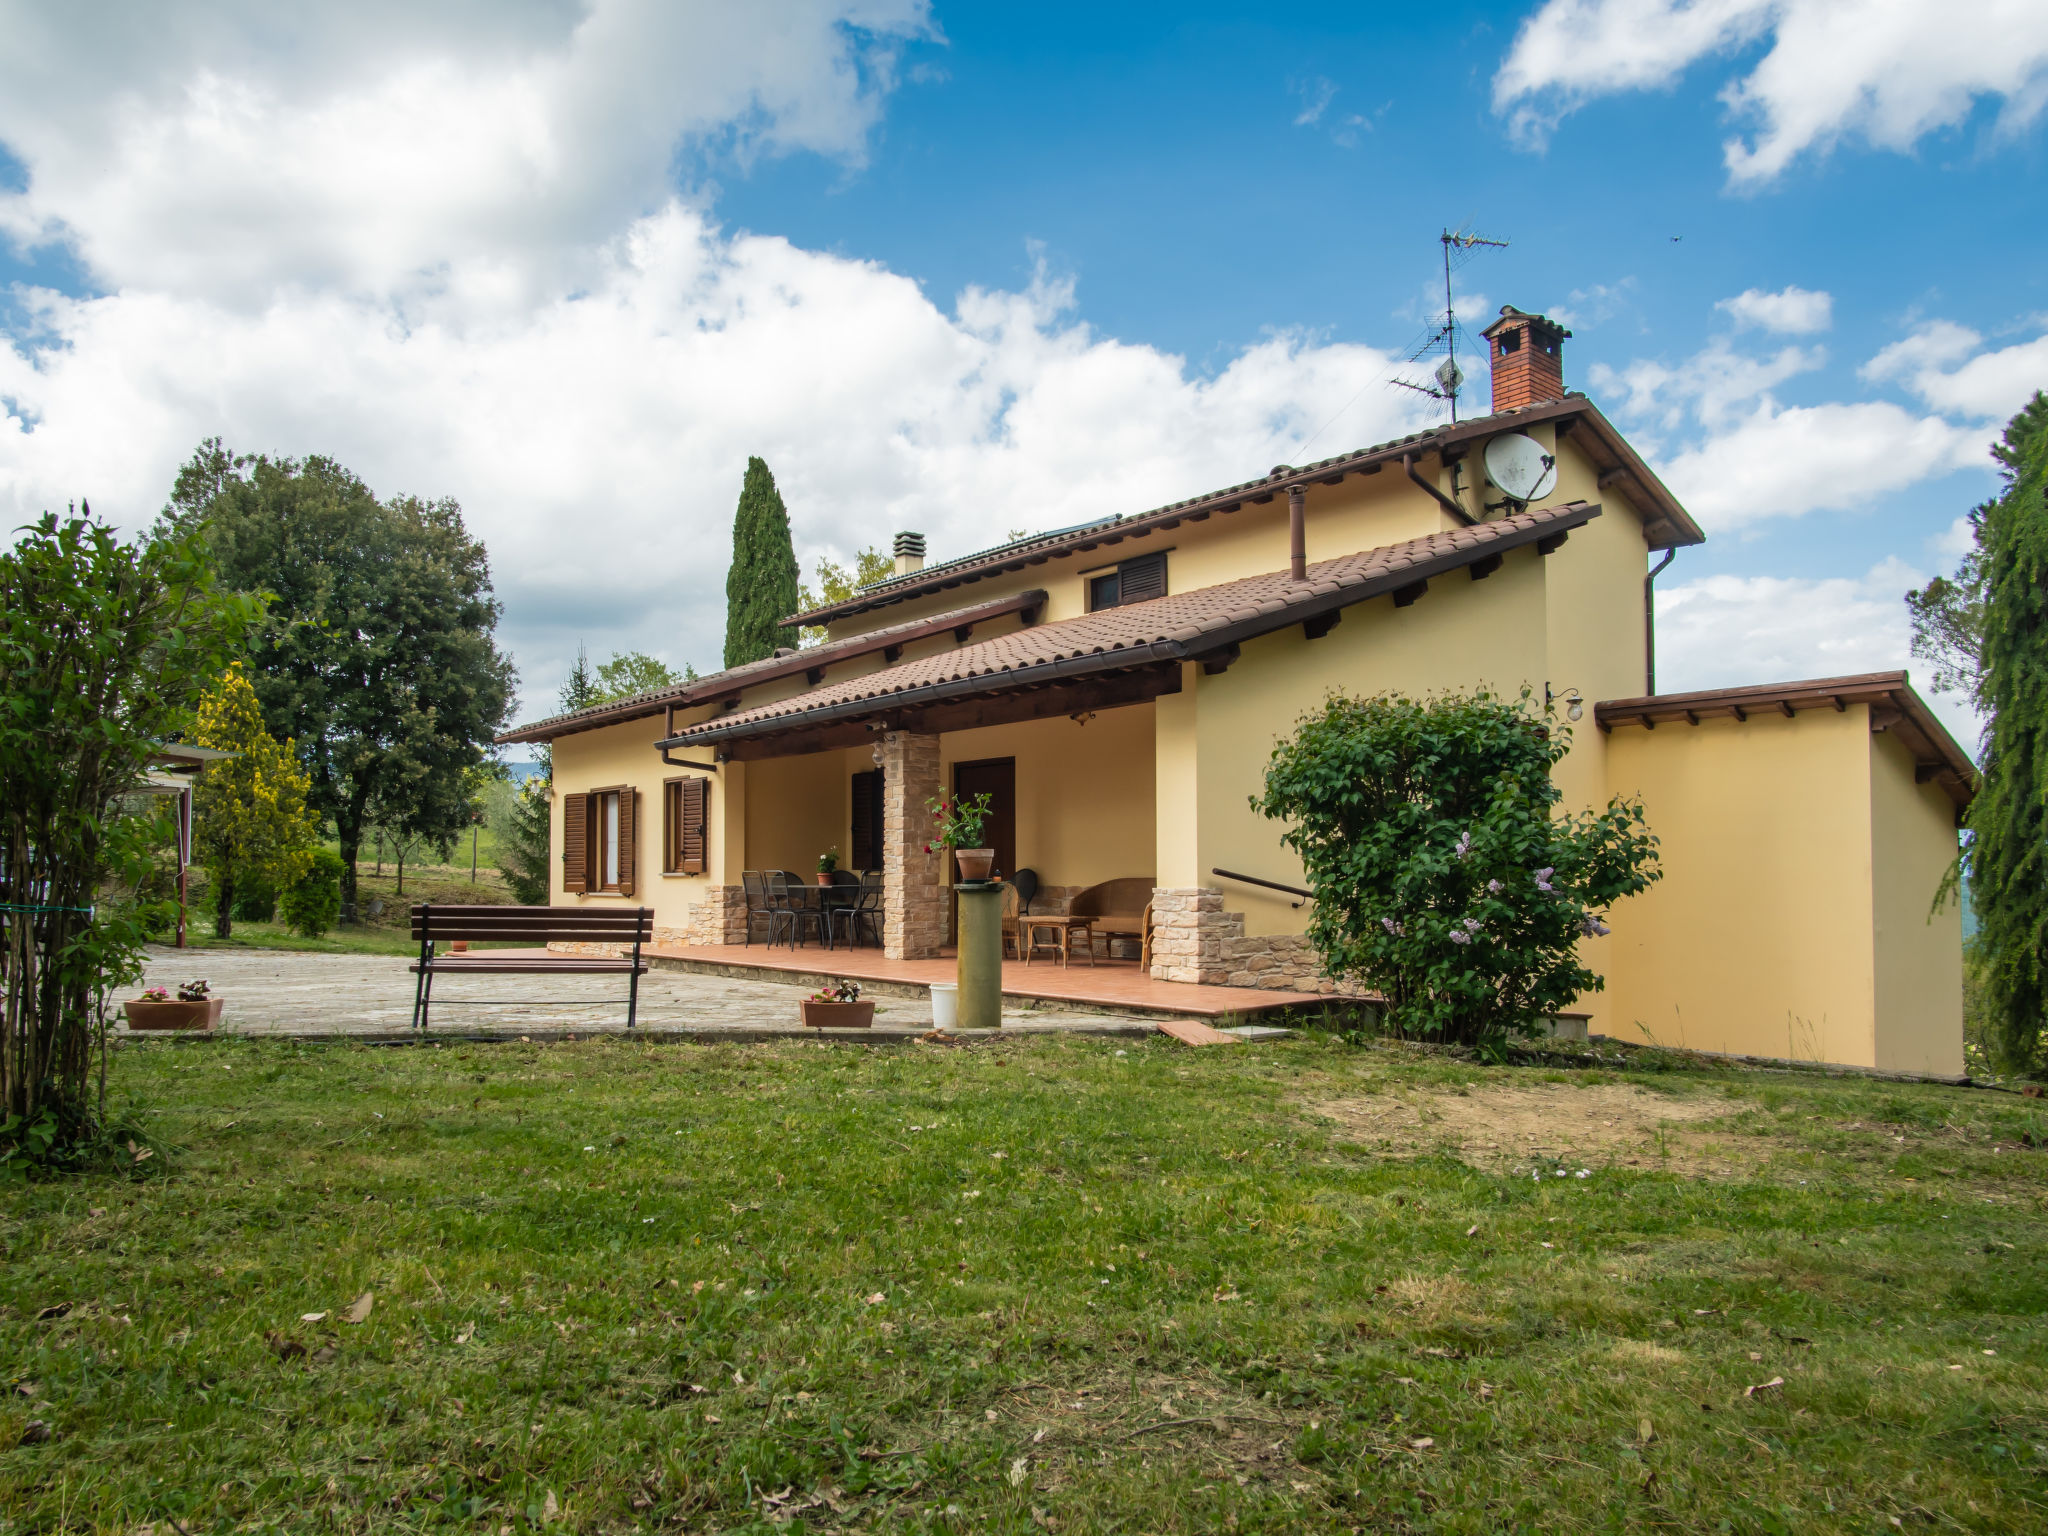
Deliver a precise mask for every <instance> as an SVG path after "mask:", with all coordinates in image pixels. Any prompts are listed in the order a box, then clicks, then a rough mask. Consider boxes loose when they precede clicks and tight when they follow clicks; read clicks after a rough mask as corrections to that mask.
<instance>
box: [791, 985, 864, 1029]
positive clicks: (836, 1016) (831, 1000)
mask: <svg viewBox="0 0 2048 1536" xmlns="http://www.w3.org/2000/svg"><path fill="white" fill-rule="evenodd" d="M803 1010H804V1027H805V1028H807V1029H867V1028H870V1027H871V1026H872V1025H873V1024H874V1022H875V1005H874V1004H873V1003H864V1002H862V1001H861V1000H860V983H859V982H857V981H852V980H847V981H838V982H834V983H833V984H832V985H831V986H829V987H826V988H825V989H824V990H823V991H821V992H813V993H812V994H811V995H810V996H809V997H807V998H805V999H804V1001H803Z"/></svg>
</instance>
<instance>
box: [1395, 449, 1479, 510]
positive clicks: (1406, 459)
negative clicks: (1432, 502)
mask: <svg viewBox="0 0 2048 1536" xmlns="http://www.w3.org/2000/svg"><path fill="white" fill-rule="evenodd" d="M1401 468H1402V469H1404V470H1406V471H1407V472H1408V478H1409V479H1410V480H1413V481H1414V482H1415V483H1416V484H1417V485H1419V486H1421V487H1422V488H1423V489H1424V490H1425V491H1427V492H1429V494H1430V495H1432V496H1434V497H1435V498H1436V499H1437V500H1438V501H1439V502H1441V503H1443V509H1444V510H1445V511H1446V512H1448V513H1450V514H1451V516H1452V517H1454V518H1456V519H1457V520H1458V526H1459V527H1460V528H1470V527H1471V526H1472V524H1473V523H1474V521H1475V519H1474V518H1473V516H1472V514H1471V513H1470V512H1467V511H1466V510H1465V509H1464V508H1463V507H1461V506H1459V505H1458V504H1457V503H1456V502H1455V501H1453V500H1451V498H1450V497H1448V496H1446V495H1445V494H1444V493H1443V492H1442V491H1440V490H1438V489H1437V486H1436V483H1435V482H1434V481H1431V480H1425V479H1423V478H1422V476H1420V475H1418V474H1417V473H1416V472H1415V455H1414V454H1412V453H1404V454H1402V455H1401Z"/></svg>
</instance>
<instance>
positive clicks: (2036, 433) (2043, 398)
mask: <svg viewBox="0 0 2048 1536" xmlns="http://www.w3.org/2000/svg"><path fill="white" fill-rule="evenodd" d="M2044 429H2048V394H2043V393H2041V392H2040V391H2039V390H2036V391H2035V393H2034V398H2033V399H2032V400H2030V401H2028V402H2027V404H2026V405H2025V406H2024V407H2023V408H2022V409H2021V410H2020V411H2019V412H2018V413H2017V414H2016V415H2014V417H2013V418H2012V420H2011V421H2009V422H2007V423H2006V425H2005V431H2004V432H2003V433H2001V434H2000V436H1999V440H1998V441H1997V442H1995V443H1993V444H1992V445H1991V457H1992V458H1993V459H1994V460H1995V461H1996V462H1997V464H1998V466H1999V470H2000V473H2001V474H2002V475H2003V476H2004V479H2005V494H2006V495H2010V494H2011V493H2012V491H2013V489H2014V487H2015V486H2017V485H2018V483H2019V480H2020V473H2021V467H2022V465H2024V464H2025V462H2026V459H2027V455H2028V452H2029V451H2030V449H2031V448H2032V446H2033V445H2034V444H2035V443H2036V442H2038V441H2039V440H2040V439H2041V436H2042V434H2043V431H2044ZM1997 505H1998V502H1997V501H1996V500H1994V501H1987V502H1985V503H1984V504H1983V505H1982V506H1978V507H1974V508H1972V509H1971V511H1970V547H1969V549H1968V550H1966V551H1965V552H1964V554H1963V558H1962V561H1961V563H1960V564H1959V565H1958V566H1957V567H1956V572H1955V574H1954V575H1953V576H1937V577H1935V578H1934V579H1933V580H1932V581H1930V582H1928V583H1927V585H1926V586H1924V587H1922V588H1921V589H1920V590H1919V591H1917V592H1908V593H1907V594H1906V612H1907V616H1908V618H1909V620H1910V621H1911V624H1912V630H1913V654H1914V655H1915V656H1916V657H1918V658H1919V659H1920V660H1922V661H1924V662H1926V663H1927V664H1928V666H1929V668H1930V676H1929V682H1930V684H1931V685H1932V686H1933V687H1934V689H1935V690H1936V691H1937V692H1941V693H1956V694H1961V695H1963V696H1964V697H1965V698H1967V699H1969V700H1970V701H1971V702H1972V703H1974V704H1976V705H1977V706H1978V708H1980V709H1982V708H1984V707H1985V703H1984V700H1983V698H1982V696H1981V694H1980V691H1979V690H1980V688H1981V686H1982V684H1983V678H1984V597H1985V570H1984V553H1985V551H1984V519H1985V515H1986V514H1987V513H1989V512H1990V511H1991V510H1992V508H1994V507H1995V506H1997Z"/></svg>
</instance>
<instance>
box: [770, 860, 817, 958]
mask: <svg viewBox="0 0 2048 1536" xmlns="http://www.w3.org/2000/svg"><path fill="white" fill-rule="evenodd" d="M811 903H812V896H811V889H810V888H809V887H807V886H806V885H805V884H804V882H803V880H802V879H801V878H800V877H798V876H797V875H795V874H792V873H791V872H790V871H789V870H786V869H771V870H769V871H768V942H769V943H770V944H773V943H774V942H775V935H776V934H777V933H779V932H780V931H781V930H782V928H783V927H784V926H785V925H786V926H787V927H788V929H789V947H790V948H791V949H795V948H796V947H797V945H798V943H799V942H801V940H802V938H803V935H804V930H805V929H807V928H815V929H816V930H817V931H818V939H819V942H821V943H822V944H824V946H825V947H826V948H827V949H830V948H831V947H832V935H831V933H830V931H829V930H828V929H827V928H826V926H825V914H824V912H823V910H822V909H820V908H818V907H816V906H813V905H812V904H811Z"/></svg>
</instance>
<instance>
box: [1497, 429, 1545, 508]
mask: <svg viewBox="0 0 2048 1536" xmlns="http://www.w3.org/2000/svg"><path fill="white" fill-rule="evenodd" d="M1486 478H1487V479H1489V480H1491V481H1492V482H1493V483H1494V484H1495V485H1497V486H1499V487H1500V488H1501V489H1502V490H1503V491H1505V492H1506V493H1507V495H1508V497H1509V498H1510V499H1511V500H1514V501H1536V500H1538V499H1539V498H1541V497H1544V496H1548V495H1549V494H1550V492H1551V488H1552V487H1553V486H1555V485H1556V484H1557V459H1556V456H1555V455H1553V454H1548V453H1545V452H1544V451H1543V445H1542V444H1541V443H1539V442H1537V441H1536V439H1534V438H1533V437H1524V436H1523V435H1522V434H1521V433H1519V432H1503V433H1502V434H1501V435H1500V436H1499V437H1496V438H1495V439H1494V440H1493V441H1492V442H1490V443H1488V444H1487V445H1486Z"/></svg>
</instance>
